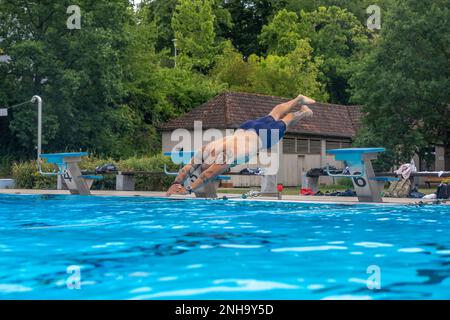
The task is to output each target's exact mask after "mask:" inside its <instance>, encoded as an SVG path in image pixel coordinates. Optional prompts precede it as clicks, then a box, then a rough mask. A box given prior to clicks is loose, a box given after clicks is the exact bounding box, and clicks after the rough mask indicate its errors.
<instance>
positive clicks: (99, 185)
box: [11, 155, 177, 191]
mask: <svg viewBox="0 0 450 320" xmlns="http://www.w3.org/2000/svg"><path fill="white" fill-rule="evenodd" d="M108 163H112V164H114V165H116V167H118V169H119V170H120V171H147V172H154V173H155V174H151V175H148V174H141V175H139V174H137V175H136V190H140V191H162V190H167V188H168V187H169V186H170V185H171V183H172V182H173V179H174V178H173V177H170V176H166V175H164V174H163V168H164V164H166V165H167V167H168V169H169V170H170V171H176V170H177V166H176V165H175V164H173V163H172V161H171V160H170V158H169V157H165V156H162V155H156V156H152V157H146V158H144V157H140V158H138V157H133V158H129V159H126V160H120V161H114V160H113V159H99V158H96V157H86V158H83V160H82V161H81V162H80V164H79V165H80V169H81V170H82V171H90V172H93V171H95V168H96V167H98V166H102V165H104V164H108ZM43 170H45V171H48V172H51V171H53V170H55V168H54V167H53V166H52V165H50V164H46V163H44V164H43ZM11 173H12V177H13V179H15V180H16V184H17V187H18V188H21V189H55V188H56V181H57V178H56V176H50V177H49V176H43V175H41V174H39V171H38V167H37V163H36V161H27V162H16V163H14V164H13V165H12V169H11ZM115 186H116V183H115V175H113V174H111V175H104V179H102V180H99V181H95V182H94V184H93V186H92V189H93V190H114V189H115Z"/></svg>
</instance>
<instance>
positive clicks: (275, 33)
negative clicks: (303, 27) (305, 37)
mask: <svg viewBox="0 0 450 320" xmlns="http://www.w3.org/2000/svg"><path fill="white" fill-rule="evenodd" d="M300 39H301V33H300V24H299V18H298V15H297V14H296V13H295V12H289V11H287V10H286V9H283V10H281V11H279V12H278V13H277V14H276V16H275V17H274V18H273V20H272V21H271V22H270V23H269V24H268V25H265V26H264V27H263V28H262V31H261V35H260V37H259V42H260V43H261V44H262V45H264V46H265V47H267V53H268V54H278V55H286V54H288V53H290V52H292V51H293V50H295V48H296V46H297V42H298V41H299V40H300Z"/></svg>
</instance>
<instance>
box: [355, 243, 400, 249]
mask: <svg viewBox="0 0 450 320" xmlns="http://www.w3.org/2000/svg"><path fill="white" fill-rule="evenodd" d="M354 245H355V246H358V247H364V248H387V247H392V246H393V245H392V244H390V243H381V242H357V243H354Z"/></svg>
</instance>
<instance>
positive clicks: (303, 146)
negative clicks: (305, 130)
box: [297, 139, 309, 154]
mask: <svg viewBox="0 0 450 320" xmlns="http://www.w3.org/2000/svg"><path fill="white" fill-rule="evenodd" d="M297 153H299V154H308V153H309V140H308V139H297Z"/></svg>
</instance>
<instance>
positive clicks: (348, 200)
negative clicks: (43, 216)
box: [0, 189, 450, 205]
mask: <svg viewBox="0 0 450 320" xmlns="http://www.w3.org/2000/svg"><path fill="white" fill-rule="evenodd" d="M0 194H10V195H14V194H16V195H70V193H69V191H66V190H36V189H0ZM92 195H93V196H118V197H135V196H140V197H158V198H160V197H165V193H164V192H153V191H92ZM219 196H220V197H222V196H227V197H229V198H230V200H234V201H236V200H238V201H275V202H276V201H282V202H299V203H301V202H303V203H330V204H331V203H336V204H341V203H344V204H361V202H358V199H357V198H356V197H326V196H320V197H318V196H300V195H298V196H297V195H285V196H283V200H276V199H274V198H270V197H259V198H251V199H246V200H244V199H238V196H239V195H237V194H227V193H219ZM185 198H189V199H195V197H194V196H187V197H185V196H183V197H174V198H172V199H185ZM383 201H384V203H381V204H415V203H417V202H419V201H420V199H409V198H383ZM370 204H373V203H370ZM444 204H445V205H450V203H449V202H447V203H444Z"/></svg>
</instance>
